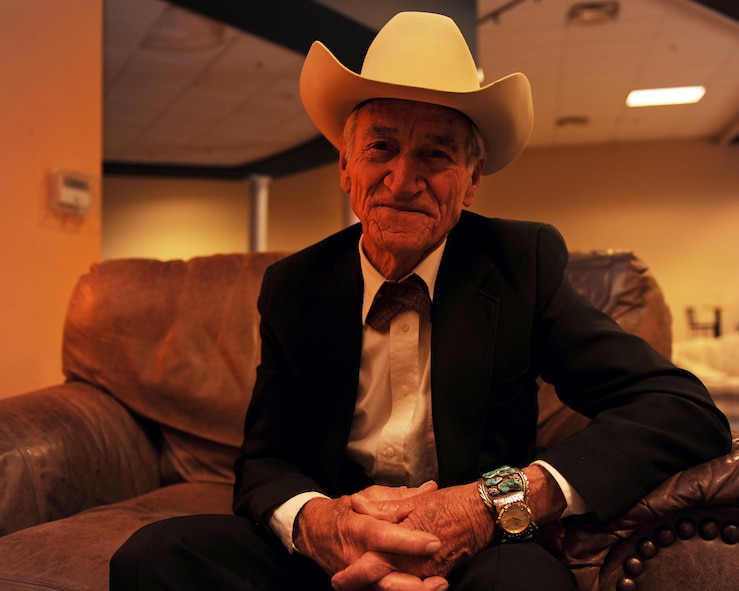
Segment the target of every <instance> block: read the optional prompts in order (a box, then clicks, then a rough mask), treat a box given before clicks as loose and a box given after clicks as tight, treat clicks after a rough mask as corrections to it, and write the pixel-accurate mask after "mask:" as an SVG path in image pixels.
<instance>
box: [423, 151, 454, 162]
mask: <svg viewBox="0 0 739 591" xmlns="http://www.w3.org/2000/svg"><path fill="white" fill-rule="evenodd" d="M428 157H429V158H432V159H434V160H439V159H442V160H451V156H449V153H448V152H446V151H444V150H429V152H428Z"/></svg>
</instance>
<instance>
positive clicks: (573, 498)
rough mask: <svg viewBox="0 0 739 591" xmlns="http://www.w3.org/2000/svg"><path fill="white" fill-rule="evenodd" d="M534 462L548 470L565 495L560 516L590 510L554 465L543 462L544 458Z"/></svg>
mask: <svg viewBox="0 0 739 591" xmlns="http://www.w3.org/2000/svg"><path fill="white" fill-rule="evenodd" d="M534 464H536V465H538V466H541V467H542V468H544V469H545V470H546V471H547V472H549V473H550V474H551V475H552V478H554V480H556V481H557V484H558V485H559V488H561V489H562V494H563V495H564V496H565V502H566V503H567V507H566V508H565V510H564V512H563V513H562V515H561V516H560V517H569V516H570V515H582V514H583V513H587V512H588V511H590V508H589V507H588V505H587V503H585V501H584V500H583V498H582V497H581V496H580V495H579V493H578V492H577V491H576V490H575V489H574V488H572V486H571V485H570V483H569V482H567V480H566V479H565V477H564V476H562V474H560V473H559V471H558V470H557V469H556V468H555V467H554V466H552V465H551V464H550V463H548V462H545V461H544V460H536V461H534Z"/></svg>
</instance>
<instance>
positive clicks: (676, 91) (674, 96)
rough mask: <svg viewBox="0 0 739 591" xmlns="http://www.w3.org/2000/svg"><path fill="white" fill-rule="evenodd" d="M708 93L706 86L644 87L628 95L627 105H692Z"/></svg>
mask: <svg viewBox="0 0 739 591" xmlns="http://www.w3.org/2000/svg"><path fill="white" fill-rule="evenodd" d="M704 94H706V88H705V87H704V86H680V87H675V88H644V89H641V90H632V91H631V92H630V93H629V96H627V97H626V106H627V107H658V106H663V105H690V104H693V103H697V102H698V101H699V100H701V99H702V98H703V95H704Z"/></svg>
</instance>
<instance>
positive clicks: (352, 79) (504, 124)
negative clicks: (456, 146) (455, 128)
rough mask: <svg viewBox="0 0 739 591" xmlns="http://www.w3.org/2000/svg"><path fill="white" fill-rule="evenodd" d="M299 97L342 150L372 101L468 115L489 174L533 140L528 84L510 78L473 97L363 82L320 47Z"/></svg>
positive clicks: (314, 52)
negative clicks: (349, 122)
mask: <svg viewBox="0 0 739 591" xmlns="http://www.w3.org/2000/svg"><path fill="white" fill-rule="evenodd" d="M300 95H301V98H302V100H303V105H304V107H305V110H306V112H307V113H308V115H309V116H310V118H311V119H312V120H313V123H314V124H315V125H316V127H317V128H318V130H319V131H320V132H321V133H322V134H323V135H324V136H326V138H327V139H328V140H329V141H330V142H331V143H332V144H333V145H334V146H336V147H337V148H338V147H339V146H340V144H341V135H342V133H343V128H344V123H345V122H346V119H347V117H349V115H350V114H351V112H352V111H353V110H354V108H355V107H356V106H357V105H359V104H361V103H363V102H365V101H367V100H370V99H377V98H393V99H403V100H411V101H419V102H424V103H432V104H436V105H442V106H444V107H449V108H451V109H456V110H457V111H459V112H461V113H464V114H465V115H466V116H467V117H468V118H469V119H470V120H471V121H472V122H473V123H474V124H475V126H476V127H477V129H478V131H479V132H480V135H481V136H482V139H483V142H484V144H485V152H486V154H487V158H486V160H485V169H484V171H483V172H484V174H490V173H493V172H497V171H499V170H501V169H502V168H504V167H505V166H507V165H508V164H510V163H511V162H512V161H513V160H514V159H515V158H516V157H517V156H518V155H519V154H520V153H521V152H522V151H523V149H524V147H525V146H526V143H527V142H528V140H529V136H530V135H531V128H532V125H533V119H534V115H533V106H532V101H531V87H530V85H529V81H528V79H527V78H526V76H524V75H523V74H521V73H515V74H510V75H508V76H505V77H504V78H501V79H499V80H496V81H495V82H492V83H490V84H488V85H486V86H483V87H482V88H480V89H479V90H475V91H472V92H461V93H460V92H448V91H442V90H433V89H428V88H418V87H414V86H403V85H398V84H391V83H388V82H381V81H377V80H371V79H368V78H364V77H362V76H361V75H359V74H356V73H355V72H352V71H351V70H349V69H348V68H346V67H344V66H343V65H342V64H341V63H340V62H339V61H338V60H337V59H336V58H335V57H334V55H333V54H332V53H331V52H330V51H329V50H328V48H326V46H325V45H323V44H322V43H321V42H319V41H316V42H315V43H313V45H312V46H311V48H310V51H309V52H308V55H307V56H306V58H305V63H304V64H303V70H302V72H301V75H300Z"/></svg>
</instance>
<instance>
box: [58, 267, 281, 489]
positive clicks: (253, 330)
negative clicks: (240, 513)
mask: <svg viewBox="0 0 739 591" xmlns="http://www.w3.org/2000/svg"><path fill="white" fill-rule="evenodd" d="M283 256H284V254H283V253H245V254H241V253H240V254H228V255H214V256H206V257H198V258H194V259H191V260H189V261H180V260H175V261H157V260H148V259H118V260H109V261H104V262H101V263H98V264H95V265H94V266H93V267H92V268H91V269H90V272H89V273H87V274H86V275H83V276H82V277H81V278H80V280H79V282H78V284H77V286H76V288H75V290H74V292H73V294H72V297H71V300H70V303H69V308H68V312H67V317H66V321H65V327H64V339H63V370H64V373H65V376H66V377H67V379H70V380H82V381H85V382H88V383H91V384H93V385H96V386H98V387H100V388H102V389H104V390H106V391H107V392H109V393H110V395H111V396H113V397H115V398H116V399H118V400H119V401H120V402H121V403H123V404H124V405H126V406H127V407H129V408H130V409H131V410H132V411H133V412H134V413H136V414H138V415H140V416H141V417H143V418H145V419H149V420H151V421H152V422H154V423H156V424H158V425H160V428H161V432H162V446H163V450H162V452H163V453H162V460H163V466H162V471H163V473H164V475H165V480H167V479H170V478H169V477H171V479H180V478H181V479H184V480H188V481H191V480H192V481H214V482H230V481H231V480H232V479H233V461H234V458H235V450H234V448H238V446H239V445H240V444H241V440H242V437H243V420H244V413H245V410H246V408H247V405H248V403H249V397H250V394H251V390H252V388H253V385H254V380H255V375H256V365H257V362H258V360H259V343H260V339H259V318H258V313H257V308H256V301H257V296H258V295H259V289H260V286H261V280H262V275H263V274H264V271H265V269H266V268H267V266H268V265H269V264H271V263H273V262H274V261H276V260H278V259H280V258H282V257H283Z"/></svg>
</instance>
